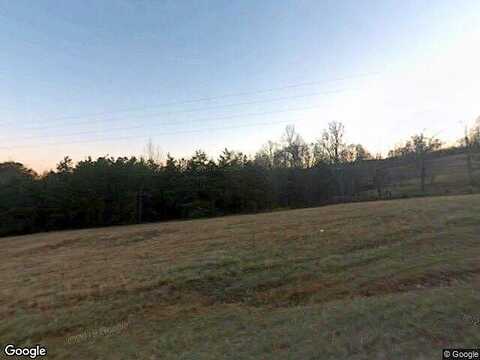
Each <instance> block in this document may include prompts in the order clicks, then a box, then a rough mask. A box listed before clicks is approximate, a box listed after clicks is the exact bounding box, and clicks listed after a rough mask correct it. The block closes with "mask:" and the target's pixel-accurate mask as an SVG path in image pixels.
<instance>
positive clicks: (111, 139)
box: [0, 120, 292, 149]
mask: <svg viewBox="0 0 480 360" xmlns="http://www.w3.org/2000/svg"><path fill="white" fill-rule="evenodd" d="M286 123H292V121H290V120H281V121H271V122H263V123H252V124H243V125H235V126H224V127H211V128H207V129H195V130H185V131H184V130H182V131H174V132H167V133H160V134H155V135H154V136H168V135H177V134H190V133H198V132H210V131H218V130H230V129H239V128H247V127H257V126H268V125H276V124H286ZM151 136H152V134H148V135H134V136H120V137H114V138H104V139H96V140H93V139H92V140H79V141H69V142H64V143H58V142H51V143H46V144H42V145H41V146H58V145H70V144H88V143H96V142H104V141H114V140H130V139H139V138H149V137H151ZM36 147H38V146H37V145H31V146H29V145H26V146H15V147H0V149H13V148H15V149H25V148H36Z"/></svg>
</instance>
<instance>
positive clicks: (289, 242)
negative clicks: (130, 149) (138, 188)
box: [0, 196, 480, 359]
mask: <svg viewBox="0 0 480 360" xmlns="http://www.w3.org/2000/svg"><path fill="white" fill-rule="evenodd" d="M479 234H480V196H458V197H453V196H452V197H437V198H421V199H411V200H397V201H389V202H370V203H357V204H348V205H336V206H329V207H323V208H314V209H303V210H294V211H282V212H274V213H269V214H262V215H247V216H232V217H225V218H217V219H209V220H195V221H182V222H171V223H161V224H149V225H139V226H127V227H113V228H105V229H92V230H82V231H65V232H56V233H46V234H40V235H31V236H23V237H12V238H4V239H0V241H1V242H2V251H3V257H2V262H1V263H0V274H1V279H2V287H1V290H0V291H1V293H0V294H1V295H0V296H1V301H0V315H1V318H2V322H1V325H0V343H2V344H4V343H6V342H13V343H17V344H35V343H41V344H44V345H47V346H48V349H49V355H50V356H49V358H85V359H95V358H98V359H132V358H141V359H156V358H159V359H160V358H182V359H199V358H200V359H209V358H212V359H213V358H245V359H249V358H251V359H259V358H261V359H267V358H268V359H270V358H271V359H282V358H285V359H287V358H288V359H289V358H302V359H308V358H312V359H313V358H319V357H320V358H322V359H329V358H331V359H338V358H345V357H346V356H353V358H356V359H372V358H379V359H382V358H388V359H407V358H408V359H413V358H419V359H423V358H425V359H430V358H439V356H440V355H439V354H440V350H441V348H442V347H444V346H445V347H448V346H461V345H464V346H465V347H474V346H476V345H478V344H479V342H480V327H479V325H478V324H477V323H476V322H475V319H476V318H478V317H480V311H479V310H478V303H479V301H480V281H479V279H480V277H479V274H480V261H479V260H480V235H479ZM120 323H123V324H127V325H128V326H126V327H125V328H122V330H121V331H119V332H115V333H111V334H108V335H105V334H100V335H99V334H98V333H95V335H92V336H90V337H88V338H87V339H83V340H82V341H81V342H80V343H79V344H71V343H67V342H66V339H67V338H69V337H70V336H74V335H78V334H82V333H85V332H89V333H90V334H92V331H94V332H95V330H98V329H101V328H110V327H115V326H116V325H117V324H120Z"/></svg>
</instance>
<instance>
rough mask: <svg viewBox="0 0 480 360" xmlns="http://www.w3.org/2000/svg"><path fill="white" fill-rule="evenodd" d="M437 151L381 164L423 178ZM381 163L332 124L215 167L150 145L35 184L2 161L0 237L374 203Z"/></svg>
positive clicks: (419, 141) (414, 151)
mask: <svg viewBox="0 0 480 360" xmlns="http://www.w3.org/2000/svg"><path fill="white" fill-rule="evenodd" d="M472 134H473V135H472V136H470V135H468V140H466V139H467V137H466V139H464V140H465V143H464V144H463V145H462V146H463V148H468V149H473V148H475V147H480V136H477V135H478V133H475V132H472ZM439 148H440V142H439V141H438V140H437V139H432V138H427V137H425V136H424V135H416V136H414V137H412V139H411V140H410V141H408V142H407V143H406V144H404V145H403V146H401V147H397V148H396V149H394V150H392V152H391V153H390V155H389V156H390V157H391V159H398V158H404V159H412V161H414V162H415V164H417V165H418V174H419V176H420V177H421V178H422V179H424V178H425V177H426V173H427V169H426V166H425V158H426V157H427V156H428V155H429V154H430V153H433V152H434V151H435V150H437V149H439ZM382 164H384V160H380V156H376V157H373V156H372V155H371V154H370V153H369V152H368V151H367V150H365V148H364V147H363V146H361V145H359V144H346V142H345V140H344V127H343V125H342V124H341V123H337V122H333V123H331V124H329V128H328V129H326V130H325V131H324V132H323V134H322V136H321V138H320V139H319V140H318V141H317V142H316V143H313V144H307V143H306V142H305V141H304V140H303V139H302V137H301V136H300V135H299V134H298V133H296V131H295V129H294V128H293V127H291V126H289V127H287V128H286V131H285V133H284V135H283V137H282V139H281V141H279V142H269V143H267V144H266V145H265V146H264V147H263V148H262V149H261V150H260V151H259V152H258V153H257V154H256V155H255V156H254V157H248V156H246V155H245V154H242V153H241V152H236V151H230V150H228V149H225V150H224V151H223V152H222V154H221V155H220V156H219V158H218V159H216V160H212V159H210V158H209V157H208V156H207V154H205V153H204V152H203V151H197V152H195V154H194V155H193V156H192V157H191V158H189V159H183V158H182V159H175V158H173V157H171V156H167V158H166V159H165V161H160V159H159V154H158V153H157V152H156V151H155V149H154V147H153V145H152V144H150V145H149V146H148V149H147V154H146V155H145V156H143V157H140V158H136V157H131V158H126V157H119V158H111V157H100V158H98V159H96V160H93V159H91V158H88V159H86V160H84V161H80V162H79V163H77V164H74V163H73V162H72V160H71V159H70V158H68V157H66V158H64V159H63V160H62V161H61V162H60V163H59V164H58V166H57V168H56V170H55V171H50V172H48V173H46V174H43V175H41V176H39V175H37V174H36V173H34V172H33V171H32V170H30V169H27V168H25V167H24V166H23V165H22V164H19V163H15V162H6V163H2V164H0V236H5V235H13V234H25V233H32V232H38V231H47V230H58V229H75V228H86V227H97V226H108V225H115V224H133V223H139V222H150V221H161V220H172V219H187V218H199V217H206V216H219V215H227V214H238V213H251V212H259V211H267V210H272V209H276V208H295V207H307V206H316V205H322V204H327V203H332V202H339V201H346V200H352V199H355V197H356V196H358V194H361V193H362V192H364V191H369V190H374V191H375V192H377V193H378V197H382V195H383V192H384V189H385V186H386V181H387V180H386V174H385V168H384V166H383V165H382ZM424 187H425V181H424V180H422V190H424Z"/></svg>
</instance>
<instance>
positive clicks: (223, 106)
mask: <svg viewBox="0 0 480 360" xmlns="http://www.w3.org/2000/svg"><path fill="white" fill-rule="evenodd" d="M352 90H358V88H355V89H337V90H331V91H322V92H316V93H310V94H303V95H295V96H287V97H280V98H273V99H267V100H254V101H247V102H241V103H231V104H223V105H216V106H210V107H203V108H195V109H187V110H175V111H162V112H156V113H153V114H142V115H136V116H131V117H128V118H105V119H100V120H101V121H102V122H111V121H118V120H131V119H145V118H154V117H157V116H159V115H175V114H186V113H195V112H202V111H209V110H216V109H221V108H227V107H236V106H245V105H255V104H265V103H272V102H277V101H288V100H293V99H301V98H308V97H313V96H319V95H329V94H337V93H342V92H346V91H352ZM98 121H99V120H98V119H96V120H86V121H81V122H74V123H69V124H65V125H68V126H78V125H85V124H91V123H97V122H98ZM57 127H58V126H54V125H49V126H42V127H26V128H21V130H31V131H41V130H47V129H55V128H57Z"/></svg>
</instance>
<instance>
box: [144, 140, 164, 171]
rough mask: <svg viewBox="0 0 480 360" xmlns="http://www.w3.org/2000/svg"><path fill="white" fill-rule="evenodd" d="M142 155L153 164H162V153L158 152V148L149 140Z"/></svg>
mask: <svg viewBox="0 0 480 360" xmlns="http://www.w3.org/2000/svg"><path fill="white" fill-rule="evenodd" d="M144 154H145V158H146V159H147V160H148V161H150V162H153V163H154V164H157V165H160V164H162V163H163V160H164V159H163V153H162V151H161V150H160V147H159V146H158V145H155V144H154V143H153V141H152V139H151V138H150V139H148V142H147V144H146V145H145V148H144Z"/></svg>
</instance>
